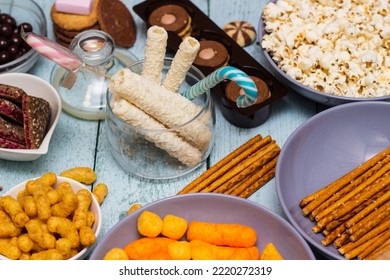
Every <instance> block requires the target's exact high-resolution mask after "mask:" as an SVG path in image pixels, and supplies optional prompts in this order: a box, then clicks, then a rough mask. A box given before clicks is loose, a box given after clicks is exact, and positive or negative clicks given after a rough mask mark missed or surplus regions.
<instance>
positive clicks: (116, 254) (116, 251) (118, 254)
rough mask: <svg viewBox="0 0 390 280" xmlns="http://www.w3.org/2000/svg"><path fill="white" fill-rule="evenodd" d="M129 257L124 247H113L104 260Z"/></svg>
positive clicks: (126, 258)
mask: <svg viewBox="0 0 390 280" xmlns="http://www.w3.org/2000/svg"><path fill="white" fill-rule="evenodd" d="M128 259H129V257H128V256H127V253H126V251H125V250H123V249H122V248H112V249H111V250H110V251H108V252H107V253H106V254H105V255H104V257H103V260H128Z"/></svg>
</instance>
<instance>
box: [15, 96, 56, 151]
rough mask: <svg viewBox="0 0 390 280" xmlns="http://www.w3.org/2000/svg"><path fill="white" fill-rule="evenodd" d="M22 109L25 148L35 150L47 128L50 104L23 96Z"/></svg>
mask: <svg viewBox="0 0 390 280" xmlns="http://www.w3.org/2000/svg"><path fill="white" fill-rule="evenodd" d="M22 108H23V120H24V122H23V125H24V135H25V141H26V148H27V149H37V148H39V146H40V145H41V142H42V140H43V138H44V137H45V134H46V130H47V128H48V124H49V120H50V114H51V109H50V104H49V102H47V101H46V100H44V99H42V98H39V97H35V96H30V95H25V96H23V100H22Z"/></svg>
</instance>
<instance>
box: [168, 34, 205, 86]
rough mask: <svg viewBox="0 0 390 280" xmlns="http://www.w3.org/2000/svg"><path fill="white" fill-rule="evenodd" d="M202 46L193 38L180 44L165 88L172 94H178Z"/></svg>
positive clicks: (186, 39)
mask: <svg viewBox="0 0 390 280" xmlns="http://www.w3.org/2000/svg"><path fill="white" fill-rule="evenodd" d="M199 47H200V44H199V42H198V40H196V39H195V38H193V37H186V38H185V39H184V40H183V41H182V42H181V44H180V46H179V49H178V51H177V52H176V54H175V57H174V58H173V61H172V65H171V67H170V69H169V71H168V73H167V75H166V77H165V80H164V82H163V87H164V88H165V89H167V90H169V91H172V92H178V91H179V88H180V86H181V84H182V83H183V81H184V78H185V77H186V74H187V72H188V70H189V69H190V67H191V65H192V62H194V60H195V57H196V54H197V53H198V51H199Z"/></svg>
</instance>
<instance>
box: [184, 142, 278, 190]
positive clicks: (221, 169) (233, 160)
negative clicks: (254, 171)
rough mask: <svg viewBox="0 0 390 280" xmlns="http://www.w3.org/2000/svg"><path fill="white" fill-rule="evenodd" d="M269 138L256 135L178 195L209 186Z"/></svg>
mask: <svg viewBox="0 0 390 280" xmlns="http://www.w3.org/2000/svg"><path fill="white" fill-rule="evenodd" d="M271 140H272V139H271V136H269V135H268V136H266V137H265V138H262V137H261V135H256V136H254V137H253V138H251V139H250V140H248V141H247V142H246V143H244V144H243V145H241V146H240V147H238V148H237V149H236V150H234V151H233V152H231V153H230V154H228V155H227V156H226V157H224V158H223V159H221V160H220V161H219V162H217V163H216V164H215V165H213V166H212V167H211V168H210V169H208V170H207V171H205V172H204V173H203V174H202V175H200V176H199V177H198V178H197V179H195V180H194V181H192V182H191V183H190V184H188V185H187V186H186V187H185V188H184V189H183V190H181V191H180V192H179V193H178V194H183V193H188V192H189V191H191V190H193V189H195V188H196V191H199V190H201V189H203V188H205V187H206V186H207V185H209V184H211V183H212V182H214V181H215V180H217V179H218V178H219V177H220V176H222V175H223V174H224V173H225V172H227V171H228V170H230V169H231V168H233V167H234V166H236V165H237V164H238V163H240V162H241V161H243V160H244V159H245V158H246V157H248V156H249V155H251V154H252V153H254V152H255V151H257V150H258V149H260V148H261V147H263V146H264V145H267V144H268V143H270V142H271Z"/></svg>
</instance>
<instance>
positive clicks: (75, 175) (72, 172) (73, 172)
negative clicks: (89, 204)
mask: <svg viewBox="0 0 390 280" xmlns="http://www.w3.org/2000/svg"><path fill="white" fill-rule="evenodd" d="M60 176H63V177H67V178H70V179H73V180H76V181H78V182H80V183H84V184H87V185H90V184H92V183H93V182H95V181H96V173H95V171H93V170H92V169H91V168H89V167H74V168H70V169H67V170H65V171H63V172H61V173H60Z"/></svg>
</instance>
